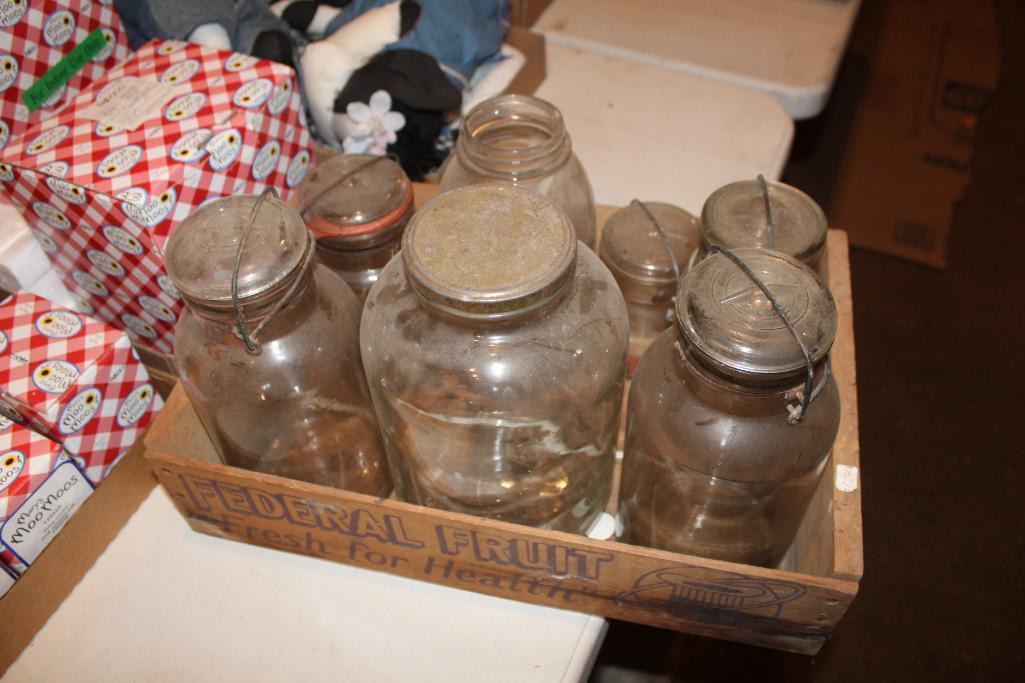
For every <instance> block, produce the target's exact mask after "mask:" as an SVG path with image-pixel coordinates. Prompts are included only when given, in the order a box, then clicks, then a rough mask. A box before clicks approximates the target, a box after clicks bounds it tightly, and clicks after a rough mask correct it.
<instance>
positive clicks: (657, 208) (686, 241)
mask: <svg viewBox="0 0 1025 683" xmlns="http://www.w3.org/2000/svg"><path fill="white" fill-rule="evenodd" d="M644 204H645V206H647V207H648V210H649V211H651V213H652V215H653V216H654V217H655V220H657V221H658V223H659V225H661V226H662V230H663V231H664V232H665V234H666V237H667V238H669V244H670V246H671V247H672V249H673V254H674V256H675V257H676V262H677V264H678V266H679V267H680V270H681V272H682V271H683V270H684V269H685V268H686V266H687V260H688V259H689V258H690V255H691V254H692V253H693V252H694V250H695V249H697V248H698V246H700V244H701V223H700V221H698V219H697V218H696V217H695V216H694V215H692V214H690V213H689V212H687V211H684V210H683V209H681V208H680V207H678V206H673V205H672V204H665V203H663V202H644ZM600 251H601V258H602V260H603V261H604V262H605V263H606V264H607V265H608V266H609V268H610V269H611V270H612V273H613V275H615V276H616V278H617V279H619V278H620V277H626V278H629V279H631V280H634V281H636V282H638V283H639V284H653V285H666V284H674V283H675V281H676V278H675V275H674V274H673V264H672V261H671V260H670V259H669V253H668V252H667V251H666V248H665V246H664V245H663V244H662V240H661V238H660V237H659V235H658V230H657V229H656V228H655V225H654V224H653V223H652V222H651V219H650V218H648V215H647V214H646V213H645V212H644V209H642V208H641V207H640V206H638V205H636V204H631V205H630V206H627V207H625V208H622V209H620V210H619V211H617V212H616V213H614V214H612V215H611V216H610V217H609V219H608V220H607V221H606V222H605V227H604V228H603V229H602V234H601V246H600ZM674 289H675V288H674Z"/></svg>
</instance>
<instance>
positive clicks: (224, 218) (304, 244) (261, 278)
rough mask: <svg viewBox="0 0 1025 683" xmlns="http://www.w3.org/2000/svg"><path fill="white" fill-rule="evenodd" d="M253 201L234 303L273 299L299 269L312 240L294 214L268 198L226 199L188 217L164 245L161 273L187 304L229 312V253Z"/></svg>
mask: <svg viewBox="0 0 1025 683" xmlns="http://www.w3.org/2000/svg"><path fill="white" fill-rule="evenodd" d="M257 202H260V204H259V207H258V208H257V209H256V215H255V219H254V220H253V221H252V223H253V227H252V230H251V232H250V233H249V236H248V238H247V239H246V244H245V248H244V249H243V251H242V258H241V262H240V264H239V273H238V297H239V301H240V302H245V303H253V302H255V301H256V300H257V299H262V298H263V297H264V296H265V295H266V296H273V295H274V294H275V293H277V292H278V291H279V290H280V289H282V288H284V287H285V286H287V285H288V284H290V283H291V281H292V278H293V276H294V275H297V274H298V272H299V271H300V270H301V266H302V265H303V263H304V262H305V260H306V255H307V253H308V251H309V250H310V249H311V248H312V244H313V240H312V239H311V238H310V233H309V232H307V230H306V226H305V225H303V222H302V219H301V218H299V214H298V213H297V212H296V210H295V209H293V208H292V207H291V206H289V205H288V204H286V203H285V202H283V201H281V200H279V199H277V198H275V197H270V196H267V197H264V198H263V200H262V201H260V198H259V197H257V196H251V195H240V196H236V197H228V198H226V199H221V200H218V201H215V202H212V203H210V204H207V205H206V206H204V207H202V208H200V209H199V210H198V211H195V212H194V213H192V215H190V216H189V217H188V218H186V219H185V220H184V221H182V222H181V224H180V225H179V226H178V227H177V228H176V229H175V231H174V232H173V233H172V234H171V238H170V239H169V240H168V241H167V247H166V249H165V252H164V263H165V267H166V268H167V274H168V275H170V276H171V280H172V281H173V282H174V286H175V287H177V288H178V291H179V292H181V294H182V296H184V297H185V298H186V299H187V300H189V301H192V302H194V303H198V304H200V305H202V306H207V307H212V308H219V309H220V308H231V306H232V302H231V275H232V271H233V269H234V267H235V255H236V253H237V252H238V247H239V243H240V241H241V239H242V236H243V234H244V233H245V231H246V229H247V228H248V226H249V223H250V217H251V216H252V214H253V208H254V206H256V204H257Z"/></svg>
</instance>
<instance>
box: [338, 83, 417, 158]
mask: <svg viewBox="0 0 1025 683" xmlns="http://www.w3.org/2000/svg"><path fill="white" fill-rule="evenodd" d="M390 110H391V95H389V94H388V93H387V92H386V91H384V90H378V91H377V92H375V93H374V94H373V95H371V96H370V104H369V105H366V104H364V103H362V102H350V103H349V106H347V107H346V108H345V115H346V118H347V119H348V120H347V121H346V124H347V125H346V129H347V133H348V134H347V135H346V136H345V139H344V140H343V141H342V148H343V149H344V150H345V152H346V153H348V154H355V153H362V152H366V153H369V154H377V155H378V156H380V155H382V154H384V153H385V150H386V149H387V148H388V145H390V144H392V143H393V142H395V140H397V139H398V137H397V136H396V135H395V133H396V131H400V130H402V128H403V126H405V125H406V117H405V116H403V115H402V114H401V113H399V112H397V111H390Z"/></svg>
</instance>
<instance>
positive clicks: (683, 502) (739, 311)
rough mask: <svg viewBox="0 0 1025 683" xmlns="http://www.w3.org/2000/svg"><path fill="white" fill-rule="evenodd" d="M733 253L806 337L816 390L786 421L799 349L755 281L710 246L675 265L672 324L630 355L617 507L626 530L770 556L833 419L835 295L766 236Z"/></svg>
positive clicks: (698, 551) (672, 546)
mask: <svg viewBox="0 0 1025 683" xmlns="http://www.w3.org/2000/svg"><path fill="white" fill-rule="evenodd" d="M734 254H735V255H736V256H738V257H739V258H740V259H741V260H742V261H743V262H744V263H746V264H747V266H748V267H749V268H751V269H752V270H753V271H754V273H755V274H756V275H757V276H758V277H759V279H760V280H761V281H762V282H763V283H765V284H766V285H767V287H768V289H769V291H770V292H772V294H773V296H774V297H776V299H777V301H778V302H779V304H780V306H781V307H782V308H783V310H784V311H786V313H787V315H788V317H789V318H790V320H791V321H792V323H793V325H794V328H795V330H796V332H797V334H798V335H799V336H800V338H801V340H802V341H803V343H804V344H805V346H806V348H807V349H808V352H809V356H810V358H811V360H812V362H813V364H814V378H813V387H815V391H814V392H813V393H812V396H813V397H814V398H813V400H812V402H811V403H810V405H809V406H808V410H807V412H806V413H805V414H804V415H803V416H802V417H801V419H800V421H798V422H796V423H794V422H793V419H792V418H791V413H792V412H793V411H794V410H795V408H794V406H799V405H800V404H801V397H803V395H804V394H803V391H804V377H805V376H806V371H807V370H806V368H807V364H806V359H805V356H804V353H803V352H802V351H801V350H800V347H799V346H798V345H797V342H796V341H795V339H794V337H793V336H791V334H790V333H789V332H788V330H787V329H786V327H785V326H784V323H783V321H782V320H781V319H780V318H779V316H778V315H777V314H776V312H775V311H774V309H773V307H772V305H771V304H770V302H769V301H768V300H767V298H766V297H765V296H764V294H763V293H762V292H761V290H759V289H758V288H757V287H756V286H755V285H754V284H752V282H751V280H750V279H749V278H748V277H747V276H746V275H745V274H744V273H743V272H742V271H741V270H740V269H739V268H738V267H737V266H736V265H735V264H734V263H732V262H731V261H729V260H727V258H726V256H724V255H722V254H713V255H712V256H710V257H709V258H707V259H705V260H704V261H702V262H700V263H698V264H697V265H696V266H695V267H694V269H693V270H692V271H691V272H690V273H688V275H687V277H686V278H684V281H683V284H682V285H681V287H680V292H679V294H678V295H677V301H676V313H677V325H676V326H675V327H674V328H673V329H669V330H666V331H665V332H663V333H662V334H661V335H660V336H659V337H658V339H656V340H655V342H654V343H653V344H652V345H651V348H649V349H648V352H647V353H646V354H645V355H644V357H643V358H642V359H641V362H640V363H639V364H638V365H637V371H636V373H635V375H634V379H633V383H632V385H631V387H630V401H629V408H628V413H627V414H628V418H627V435H626V448H625V452H624V460H623V472H622V475H623V476H622V487H621V490H620V511H621V512H622V514H623V521H624V525H625V529H626V531H625V536H624V540H626V541H627V542H629V543H634V544H638V545H647V546H651V547H655V548H662V549H665V550H672V551H675V552H681V553H688V554H692V555H699V556H702V557H709V558H714V559H719V560H728V561H733V562H743V563H746V564H753V565H762V566H773V565H775V564H777V563H778V562H779V560H780V559H781V558H782V556H783V554H784V553H785V552H786V550H787V548H788V547H789V545H790V542H791V541H792V539H793V536H794V534H795V533H796V531H797V527H798V525H799V524H800V521H801V518H802V517H803V516H804V512H805V509H806V508H807V506H808V503H809V501H810V500H811V497H812V494H813V493H814V491H815V487H816V486H817V485H818V482H819V479H820V477H821V476H822V473H823V471H824V469H825V467H826V463H827V462H828V460H829V452H830V449H831V448H832V446H833V441H834V439H835V438H836V433H837V429H838V427H839V423H840V397H839V393H838V391H837V387H836V382H835V381H834V380H833V377H832V375H831V374H830V373H829V372H828V364H827V363H826V362H825V358H826V354H827V352H828V351H829V347H830V345H831V344H832V343H833V338H834V336H835V334H836V306H835V304H834V303H833V299H832V296H830V294H829V291H828V290H827V289H826V288H824V287H823V286H822V285H821V284H820V283H819V282H818V279H817V278H816V276H815V274H814V273H813V272H812V271H811V270H810V269H809V268H807V267H806V266H803V265H801V264H800V263H799V262H797V261H796V260H794V259H791V258H790V257H788V256H785V255H784V254H780V253H777V252H770V251H766V250H762V249H737V250H736V251H735V252H734ZM799 392H800V393H799ZM815 392H817V393H815Z"/></svg>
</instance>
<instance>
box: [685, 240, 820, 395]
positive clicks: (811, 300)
mask: <svg viewBox="0 0 1025 683" xmlns="http://www.w3.org/2000/svg"><path fill="white" fill-rule="evenodd" d="M733 254H734V255H736V256H737V257H738V258H739V259H740V260H741V261H743V262H744V263H745V264H746V265H747V267H748V268H750V269H751V270H752V271H753V272H754V274H755V275H756V276H757V277H758V278H759V280H761V282H762V283H763V284H765V285H766V287H767V288H768V290H769V292H771V293H772V295H773V297H775V299H776V301H777V302H778V303H779V304H780V306H781V307H782V308H783V310H784V311H785V312H786V314H787V317H789V319H790V321H791V323H793V326H794V329H795V330H796V332H797V334H798V336H800V338H801V340H802V341H803V342H804V344H805V347H806V348H807V349H808V352H809V354H810V355H811V358H812V362H816V361H818V360H819V359H821V358H822V357H823V356H824V355H825V354H826V353H827V352H828V351H829V347H830V346H832V344H833V338H834V337H835V336H836V304H835V303H834V302H833V297H832V295H831V294H830V293H829V290H828V289H826V288H825V287H824V286H823V285H822V284H821V283H820V282H819V280H818V278H817V277H816V276H815V273H814V271H812V270H811V269H810V268H808V267H807V266H805V265H803V264H802V263H800V262H799V261H797V260H796V259H793V258H791V257H789V256H787V255H785V254H781V253H779V252H773V251H768V250H765V249H758V248H749V249H735V250H733ZM676 315H677V321H678V324H679V326H680V330H681V331H682V332H683V335H684V337H685V338H686V340H687V342H688V343H689V344H690V346H691V348H692V349H693V350H694V351H695V353H696V354H697V355H698V356H699V357H701V358H702V360H704V361H706V362H707V363H708V364H709V365H710V366H711V367H712V368H714V369H716V370H719V371H721V372H723V373H725V374H727V375H730V376H732V377H735V378H737V379H747V380H774V379H783V378H785V377H788V376H790V375H794V374H799V373H800V372H801V371H803V369H804V368H805V358H804V354H803V353H802V351H801V348H800V347H799V346H798V345H797V342H796V341H795V340H794V337H793V335H791V334H790V332H789V331H788V330H787V328H786V325H785V324H784V323H783V320H782V319H781V318H780V317H779V316H778V315H777V314H776V312H775V310H774V309H773V307H772V304H771V302H770V301H769V300H768V299H767V298H766V296H765V295H764V293H763V292H762V291H761V290H760V289H759V288H758V286H757V285H755V284H754V282H752V281H751V279H750V278H749V277H748V276H747V275H746V274H745V273H744V272H743V271H742V270H741V269H740V268H738V267H737V265H736V264H734V263H733V262H732V261H730V260H729V259H728V258H727V257H726V256H724V255H722V254H718V253H716V254H712V255H711V256H709V257H708V258H706V259H704V260H703V261H701V262H700V263H698V264H697V265H696V266H694V268H693V269H691V271H690V272H689V273H688V274H687V277H685V278H684V280H683V284H682V285H681V286H680V292H679V294H678V295H677V297H676Z"/></svg>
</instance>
